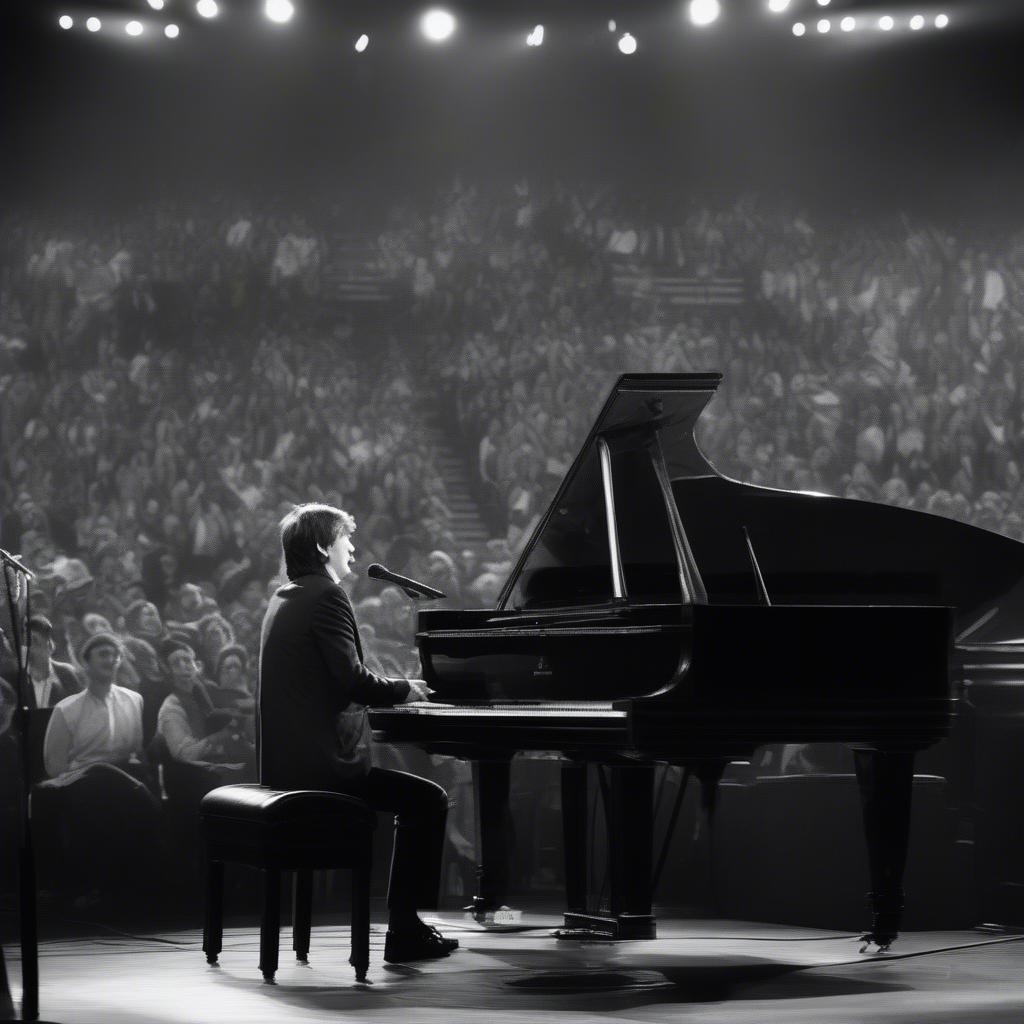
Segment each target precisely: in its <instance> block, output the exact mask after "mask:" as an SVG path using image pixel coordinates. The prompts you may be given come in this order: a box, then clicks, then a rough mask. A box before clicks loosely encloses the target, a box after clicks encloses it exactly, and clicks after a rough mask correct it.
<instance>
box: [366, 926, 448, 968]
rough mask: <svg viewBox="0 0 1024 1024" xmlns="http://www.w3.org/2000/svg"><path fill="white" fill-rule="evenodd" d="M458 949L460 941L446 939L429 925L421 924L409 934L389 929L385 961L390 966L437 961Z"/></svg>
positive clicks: (408, 932)
mask: <svg viewBox="0 0 1024 1024" xmlns="http://www.w3.org/2000/svg"><path fill="white" fill-rule="evenodd" d="M458 948H459V940H458V939H446V938H445V937H444V936H443V935H442V934H441V933H440V932H439V931H438V930H437V929H436V928H433V927H431V926H430V925H428V924H422V923H421V924H420V926H419V927H418V928H416V929H413V930H412V931H407V932H406V931H401V932H395V931H392V930H391V929H390V928H389V929H388V933H387V936H386V937H385V939H384V960H385V961H386V962H387V963H389V964H404V963H407V962H408V961H410V960H437V959H439V958H440V957H444V956H448V954H449V953H451V952H452V950H455V949H458Z"/></svg>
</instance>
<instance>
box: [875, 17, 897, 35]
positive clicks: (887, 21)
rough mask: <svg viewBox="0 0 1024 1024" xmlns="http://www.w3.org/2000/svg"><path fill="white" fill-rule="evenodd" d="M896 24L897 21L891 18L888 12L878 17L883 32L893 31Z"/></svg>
mask: <svg viewBox="0 0 1024 1024" xmlns="http://www.w3.org/2000/svg"><path fill="white" fill-rule="evenodd" d="M895 24H896V22H894V21H893V20H892V18H890V17H889V15H888V14H883V15H882V17H880V18H879V19H878V27H879V28H880V29H881V30H882V31H883V32H891V31H892V27H893V25H895Z"/></svg>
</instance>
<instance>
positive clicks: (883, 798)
mask: <svg viewBox="0 0 1024 1024" xmlns="http://www.w3.org/2000/svg"><path fill="white" fill-rule="evenodd" d="M853 755H854V764H855V766H856V769H857V783H858V786H859V788H860V795H861V806H862V808H863V812H864V831H865V833H866V835H867V841H868V865H869V869H870V873H871V892H870V894H869V895H870V899H871V910H872V923H871V929H870V931H868V932H867V933H865V935H864V939H865V941H867V942H874V943H875V944H876V945H878V946H880V947H882V948H883V949H885V948H888V947H889V945H891V943H892V942H893V941H894V940H895V939H896V937H897V935H898V934H899V928H900V921H901V918H902V916H903V870H904V867H905V866H906V861H907V842H908V839H909V835H910V800H911V791H912V787H913V781H914V751H913V750H870V749H855V750H854V752H853Z"/></svg>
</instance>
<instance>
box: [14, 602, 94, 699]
mask: <svg viewBox="0 0 1024 1024" xmlns="http://www.w3.org/2000/svg"><path fill="white" fill-rule="evenodd" d="M28 629H29V638H30V641H31V642H30V647H29V658H28V677H29V679H30V680H31V681H32V686H31V688H30V689H29V692H28V693H27V694H26V695H25V696H26V698H27V703H28V706H29V707H30V708H52V707H54V706H55V705H56V704H59V703H60V702H61V701H62V700H63V699H64V698H65V697H70V696H71V695H72V694H75V693H78V692H79V691H80V690H81V689H82V683H81V680H80V679H79V678H78V673H77V672H75V668H74V666H73V665H70V664H68V663H67V662H66V661H57V660H55V659H54V657H53V654H54V652H55V651H56V649H57V644H56V642H55V641H54V638H53V623H51V622H50V620H49V619H48V618H46V616H45V615H33V616H32V618H31V619H29V621H28Z"/></svg>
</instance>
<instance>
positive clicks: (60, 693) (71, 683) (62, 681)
mask: <svg viewBox="0 0 1024 1024" xmlns="http://www.w3.org/2000/svg"><path fill="white" fill-rule="evenodd" d="M50 664H51V665H52V666H53V673H54V675H55V676H56V677H57V678H56V679H55V680H54V683H53V686H51V687H50V703H49V704H47V707H50V708H53V707H56V706H57V705H58V704H59V703H60V702H61V701H62V700H63V699H64V698H65V697H70V696H71V695H72V694H74V693H78V692H79V691H80V690H81V689H82V681H81V679H79V677H78V673H77V672H76V671H75V666H74V665H70V664H68V662H66V661H51V662H50ZM11 685H12V686H13V685H14V684H13V682H12V684H11ZM25 701H26V704H27V706H28V707H29V708H31V709H32V710H33V711H35V710H36V688H35V687H34V686H33V685H32V683H31V682H30V683H29V684H28V692H27V693H26V694H25Z"/></svg>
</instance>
